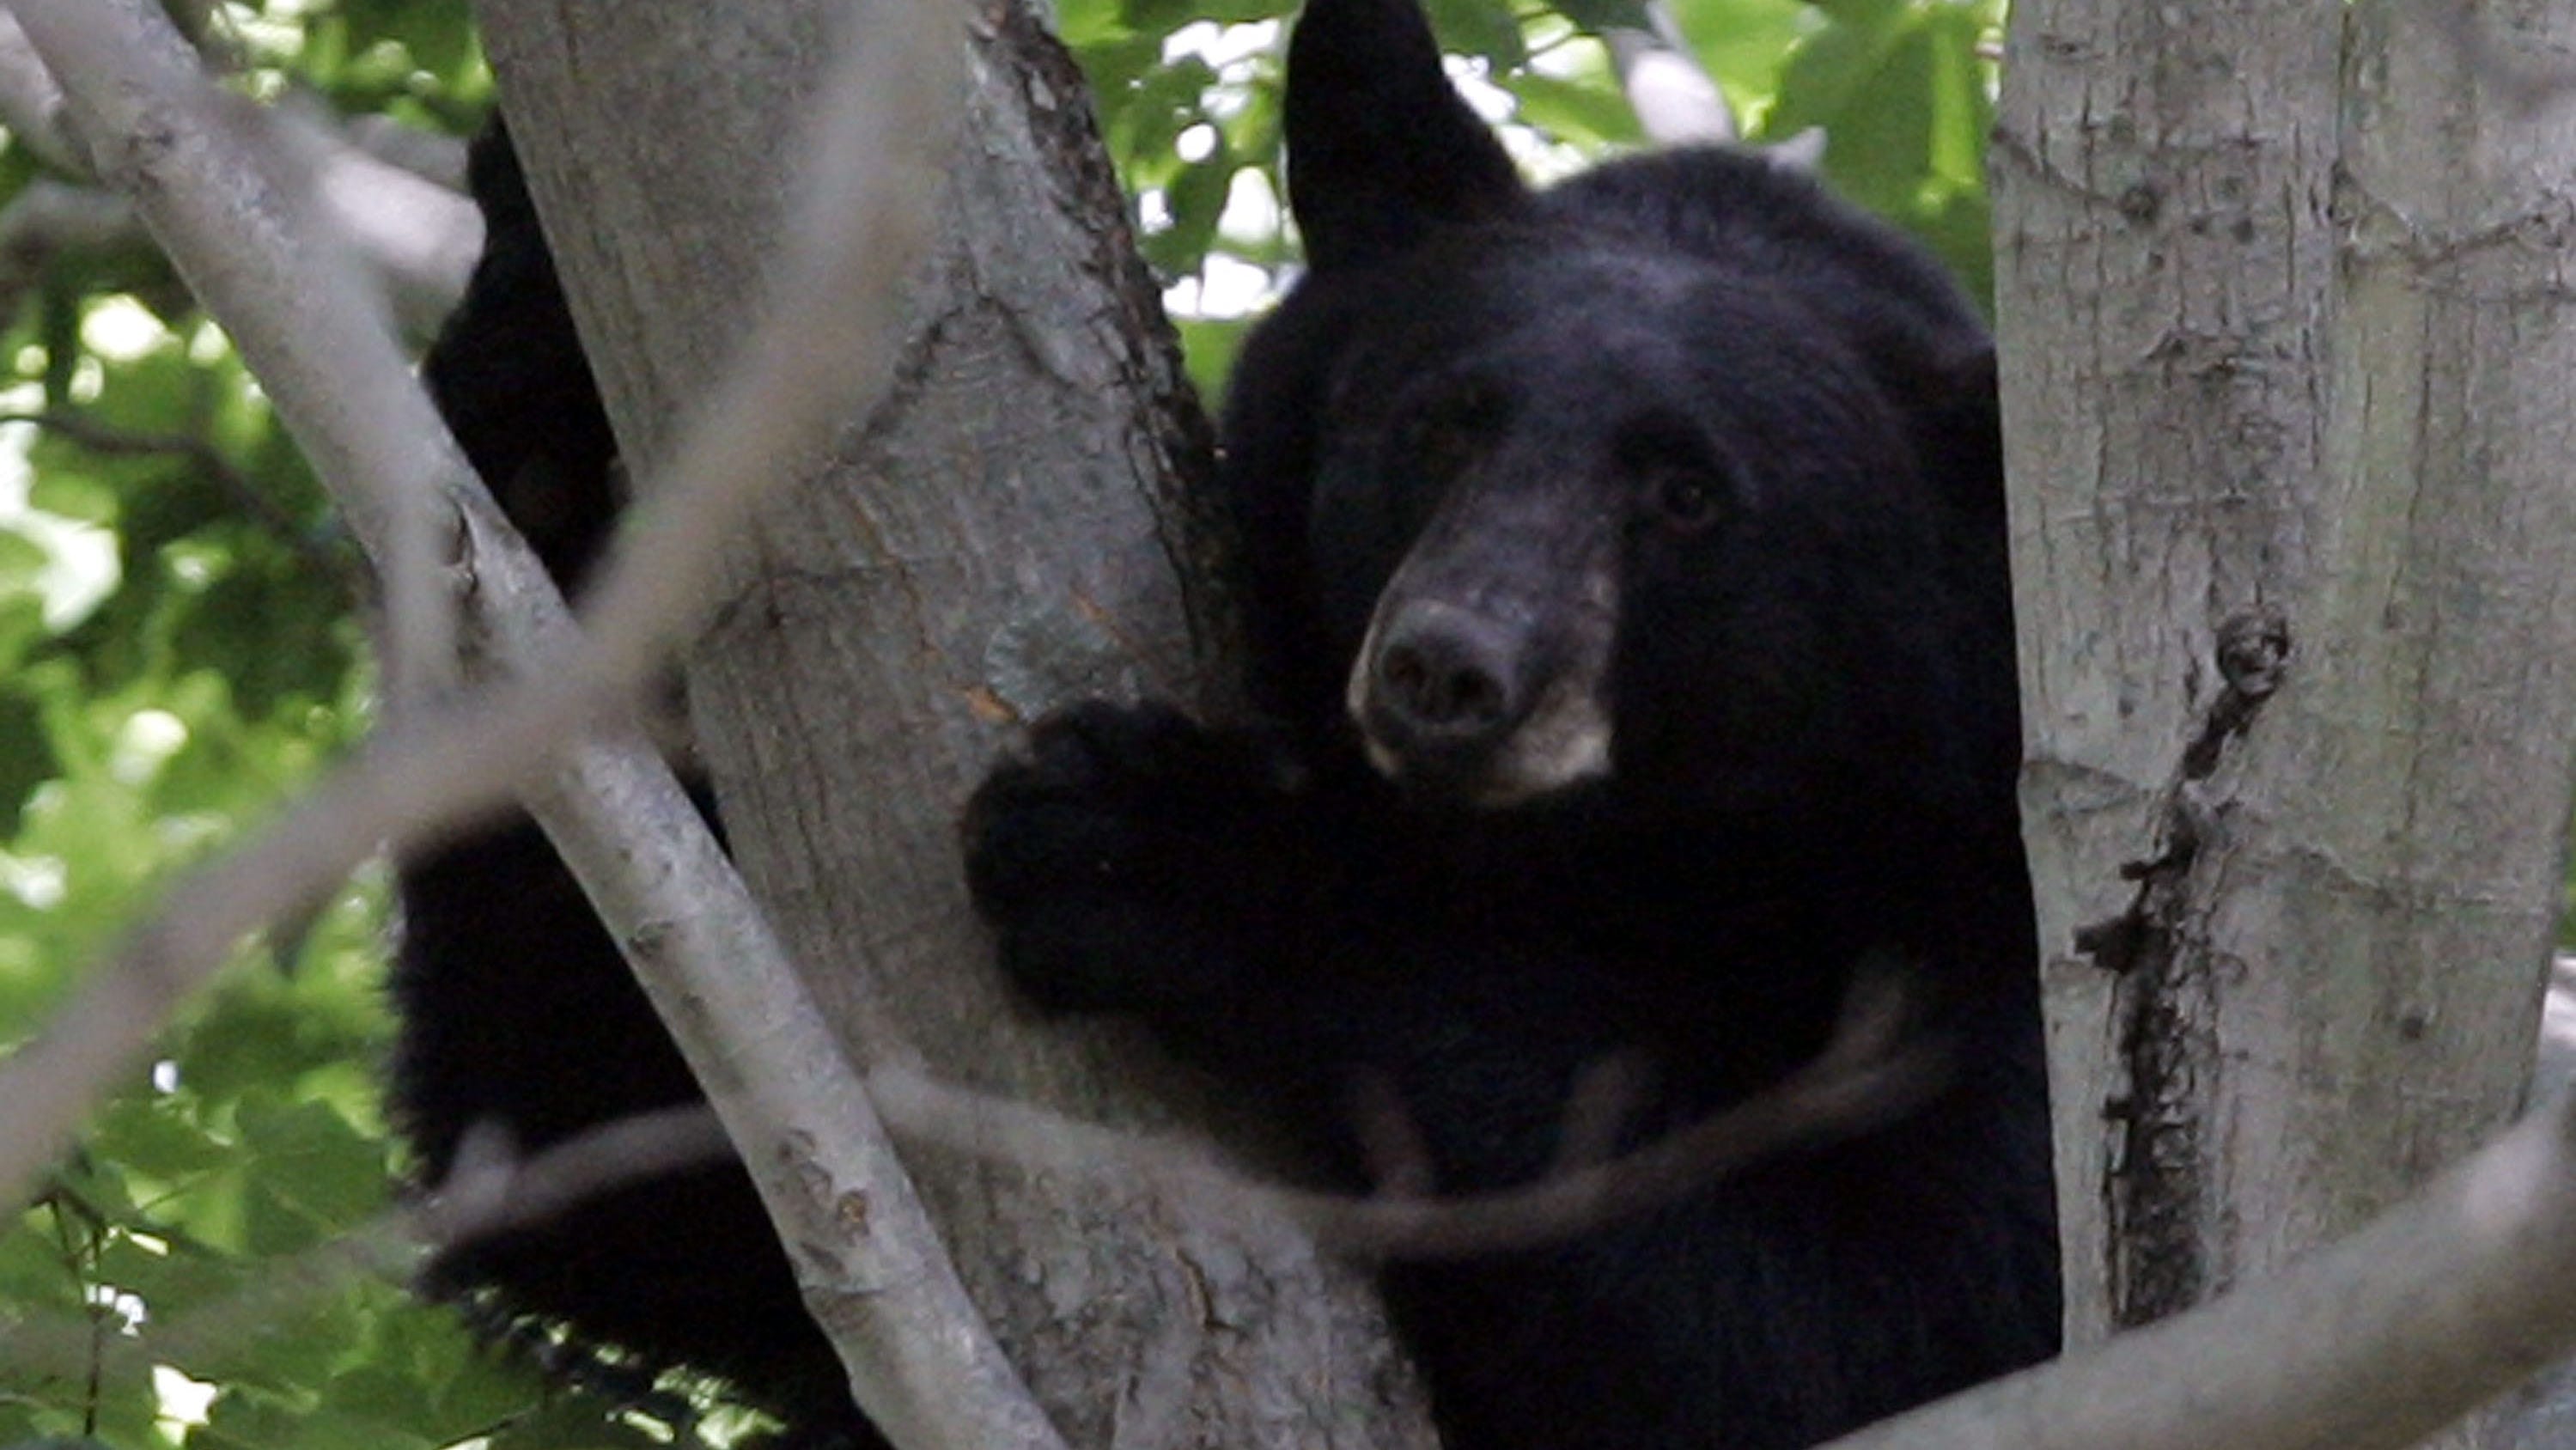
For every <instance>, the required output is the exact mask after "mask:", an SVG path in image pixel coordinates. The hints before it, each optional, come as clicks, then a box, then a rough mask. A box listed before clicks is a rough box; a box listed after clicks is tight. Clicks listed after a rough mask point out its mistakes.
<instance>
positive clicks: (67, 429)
mask: <svg viewBox="0 0 2576 1450" xmlns="http://www.w3.org/2000/svg"><path fill="white" fill-rule="evenodd" d="M0 423H28V424H33V425H34V426H36V427H38V428H42V429H44V430H45V431H46V432H48V433H54V434H58V435H60V436H62V437H63V438H66V439H69V440H70V441H71V442H74V443H77V444H79V445H80V446H81V447H83V448H86V449H88V450H90V451H91V452H93V453H103V454H107V455H110V456H112V457H125V458H132V457H146V456H151V455H154V454H161V455H166V456H168V457H171V458H175V459H178V460H181V461H182V462H184V463H186V464H187V465H188V467H189V468H191V469H193V470H194V471H196V472H197V473H198V474H200V475H202V476H203V477H205V478H206V479H207V480H209V481H210V482H212V483H213V484H214V485H215V486H216V487H217V488H219V489H222V490H223V491H224V493H225V494H226V495H227V496H228V497H230V498H231V499H232V501H233V504H234V506H235V507H237V508H239V509H240V510H241V511H242V513H243V514H244V515H246V516H248V517H249V518H251V519H254V520H256V521H257V522H258V523H259V524H260V525H261V526H262V527H264V528H266V529H267V530H268V532H269V533H270V535H271V536H273V537H275V538H276V539H277V541H278V542H280V543H282V544H284V545H285V546H286V547H287V548H289V549H292V550H294V551H295V553H296V555H297V556H298V557H300V558H302V559H303V560H304V562H305V563H306V564H307V565H309V566H311V567H312V568H313V569H314V570H316V571H317V572H319V573H322V574H325V575H328V576H330V577H333V578H337V579H339V580H340V581H341V582H342V583H343V584H344V585H346V586H347V588H348V590H349V593H350V596H351V597H352V598H359V597H363V596H364V594H365V592H366V588H367V580H366V579H365V578H364V577H363V574H362V573H361V571H359V570H358V569H357V568H356V567H354V566H355V562H356V561H355V557H354V556H353V555H349V554H346V553H335V552H334V551H332V550H331V549H329V548H326V547H324V546H323V544H322V543H321V542H320V541H318V540H316V539H315V537H314V534H313V530H311V529H309V528H307V527H305V526H304V524H303V522H302V521H301V520H299V519H297V518H296V517H295V516H294V515H292V514H290V513H288V512H287V511H286V510H284V509H282V508H280V507H278V505H277V501H276V500H274V499H272V498H270V497H269V496H268V495H267V493H266V492H265V491H263V490H262V489H261V488H260V487H259V485H258V484H256V483H253V482H252V481H251V480H250V479H249V478H248V477H246V476H245V475H244V474H243V473H242V471H241V470H240V469H237V468H235V467H233V465H232V462H231V460H229V459H227V458H225V457H224V455H223V451H222V450H221V449H218V448H217V447H215V445H214V444H213V443H211V442H209V441H208V440H207V439H205V438H203V437H200V436H198V435H196V434H192V433H140V432H135V431H132V430H130V429H124V428H116V427H112V426H110V425H108V424H106V423H102V422H100V421H99V420H98V419H96V418H92V417H90V416H88V415H87V414H85V413H78V412H74V411H72V410H70V409H65V408H57V409H53V410H51V411H48V412H42V413H0Z"/></svg>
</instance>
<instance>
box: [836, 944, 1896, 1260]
mask: <svg viewBox="0 0 2576 1450" xmlns="http://www.w3.org/2000/svg"><path fill="white" fill-rule="evenodd" d="M1889 987H1890V984H1889V983H1888V982H1886V981H1883V980H1879V979H1876V978H1864V979H1863V980H1862V982H1861V983H1860V984H1859V985H1858V986H1857V987H1856V988H1855V989H1854V992H1853V996H1852V1000H1851V1002H1850V1004H1849V1005H1848V1007H1847V1008H1846V1010H1845V1013H1844V1020H1843V1022H1842V1024H1841V1026H1840V1027H1839V1028H1838V1029H1837V1030H1836V1032H1835V1034H1834V1038H1833V1041H1832V1043H1831V1044H1830V1045H1829V1046H1828V1047H1827V1048H1826V1050H1825V1051H1824V1053H1823V1054H1822V1055H1820V1056H1819V1057H1818V1058H1817V1059H1816V1060H1815V1061H1814V1062H1813V1063H1810V1064H1809V1065H1808V1066H1807V1067H1805V1068H1803V1069H1801V1070H1800V1071H1799V1072H1797V1073H1795V1074H1793V1075H1792V1076H1791V1077H1789V1078H1788V1079H1787V1080H1785V1081H1783V1082H1781V1083H1779V1084H1778V1085H1776V1086H1774V1087H1772V1088H1770V1089H1768V1090H1766V1091H1764V1092H1762V1093H1760V1094H1757V1095H1756V1096H1754V1097H1753V1098H1751V1099H1749V1100H1747V1101H1745V1102H1743V1103H1740V1104H1737V1105H1736V1106H1734V1107H1732V1108H1729V1109H1727V1110H1725V1111H1723V1112H1720V1113H1716V1114H1713V1115H1711V1116H1709V1117H1707V1118H1704V1119H1702V1120H1701V1121H1699V1122H1697V1123H1693V1124H1691V1125H1690V1126H1688V1127H1686V1128H1683V1129H1680V1130H1679V1131H1677V1132H1674V1133H1672V1134H1669V1135H1667V1136H1665V1137H1663V1138H1661V1139H1658V1140H1656V1141H1655V1142H1653V1143H1650V1144H1648V1145H1646V1146H1645V1147H1643V1148H1639V1149H1637V1150H1635V1151H1633V1152H1629V1153H1625V1154H1621V1155H1619V1156H1617V1157H1613V1158H1609V1159H1605V1160H1599V1161H1593V1162H1573V1163H1569V1164H1567V1165H1565V1166H1564V1167H1562V1168H1561V1169H1560V1171H1557V1172H1554V1173H1551V1174H1549V1175H1548V1176H1546V1177H1544V1178H1541V1179H1539V1180H1538V1181H1536V1182H1534V1183H1531V1184H1529V1185H1527V1186H1525V1187H1520V1188H1512V1189H1505V1190H1502V1191H1499V1192H1494V1193H1486V1194H1478V1195H1474V1196H1469V1197H1456V1198H1440V1197H1428V1196H1419V1197H1417V1196H1404V1197H1396V1196H1388V1195H1384V1194H1382V1195H1381V1196H1378V1197H1374V1198H1352V1197H1349V1196H1347V1195H1342V1194H1331V1193H1317V1192H1312V1191H1309V1190H1304V1189H1295V1188H1288V1187H1283V1186H1280V1185H1278V1184H1272V1183H1265V1182H1261V1181H1258V1180H1256V1179H1253V1178H1250V1177H1247V1176H1245V1175H1243V1174H1240V1173H1237V1172H1235V1171H1234V1170H1232V1169H1229V1168H1227V1167H1226V1166H1225V1165H1223V1164H1221V1163H1219V1162H1218V1161H1216V1160H1215V1159H1214V1158H1213V1157H1211V1156H1210V1155H1209V1153H1208V1151H1207V1150H1206V1148H1205V1147H1204V1146H1202V1145H1200V1144H1196V1143H1192V1142H1189V1141H1186V1140H1183V1139H1177V1138H1166V1137H1155V1136H1150V1135H1147V1134H1141V1133H1133V1132H1126V1131H1122V1130H1119V1129H1114V1128H1104V1127H1101V1126H1099V1125H1098V1124H1094V1123H1085V1122H1080V1121H1077V1120H1075V1119H1072V1118H1068V1117H1065V1116H1064V1115H1062V1114H1060V1113H1056V1112H1052V1111H1049V1110H1048V1109H1045V1108H1040V1107H1036V1106H1034V1105H1032V1104H1028V1103H1023V1102H1015V1101H1012V1100H1010V1099H1006V1098H998V1097H995V1096H993V1095H991V1094H989V1093H979V1092H975V1091H972V1090H970V1089H965V1088H959V1087H954V1086H951V1085H948V1084H945V1083H940V1082H936V1081H934V1080H932V1079H930V1078H929V1077H926V1076H924V1075H922V1074H920V1073H918V1072H914V1071H911V1070H908V1069H902V1068H892V1067H881V1068H877V1069H875V1070H874V1071H871V1072H870V1073H869V1074H868V1092H869V1095H870V1096H871V1097H872V1098H874V1099H875V1101H876V1103H877V1106H878V1109H879V1111H881V1112H883V1113H884V1114H885V1117H886V1121H887V1122H888V1123H890V1124H891V1125H893V1127H894V1128H895V1130H896V1131H897V1132H898V1133H900V1134H903V1135H904V1136H906V1137H918V1138H921V1139H923V1140H925V1141H929V1142H934V1143H937V1144H939V1145H941V1146H942V1147H947V1148H952V1149H955V1150H958V1151H961V1152H967V1153H974V1154H978V1155H980V1156H984V1157H988V1158H993V1159H997V1160H1000V1161H1003V1162H1007V1163H1009V1164H1011V1165H1013V1166H1014V1167H1017V1168H1019V1169H1021V1170H1022V1171H1024V1172H1031V1173H1051V1174H1059V1175H1064V1176H1067V1177H1076V1178H1085V1177H1087V1178H1098V1179H1109V1180H1113V1181H1116V1182H1120V1183H1135V1182H1139V1181H1143V1182H1148V1183H1152V1184H1154V1185H1156V1186H1157V1187H1159V1188H1161V1189H1162V1190H1163V1191H1164V1193H1165V1194H1166V1195H1167V1196H1168V1197H1169V1198H1170V1199H1171V1200H1172V1201H1173V1202H1176V1203H1181V1204H1187V1205H1192V1206H1195V1207H1199V1208H1203V1209H1205V1210H1206V1211H1207V1212H1208V1213H1209V1214H1210V1215H1211V1216H1212V1217H1215V1218H1241V1217H1245V1216H1250V1215H1260V1216H1275V1217H1279V1218H1284V1219H1287V1220H1290V1221H1292V1222H1295V1223H1297V1224H1299V1225H1301V1226H1302V1227H1303V1228H1305V1229H1306V1231H1307V1232H1309V1233H1310V1234H1312V1235H1313V1236H1314V1238H1315V1240H1316V1242H1318V1243H1319V1244H1322V1245H1324V1246H1326V1247H1328V1248H1333V1249H1337V1250H1339V1251H1341V1252H1344V1253H1348V1254H1355V1255H1359V1256H1362V1257H1366V1258H1383V1259H1443V1258H1466V1257H1471V1256H1474V1255H1479V1254H1491V1253H1500V1252H1505V1251H1508V1250H1512V1249H1524V1248H1529V1247H1532V1246H1534V1245H1538V1244H1545V1243H1554V1242H1559V1241H1562V1240H1564V1239H1567V1238H1571V1237H1573V1236H1575V1235H1577V1234H1580V1233H1584V1232H1587V1231H1589V1230H1591V1229H1594V1228H1597V1227H1599V1226H1600V1225H1602V1224H1604V1223H1608V1222H1611V1221H1613V1220H1616V1219H1620V1218H1626V1217H1629V1216H1632V1215H1635V1214H1641V1213H1649V1212H1652V1211H1653V1210H1655V1209H1658V1208H1662V1207H1665V1206H1668V1205H1670V1204H1672V1203H1674V1202H1676V1201H1678V1200H1680V1199H1682V1198H1686V1197H1688V1196H1689V1195H1691V1194H1693V1193H1697V1192H1699V1191H1701V1190H1703V1189H1705V1188H1707V1187H1708V1186H1709V1185H1710V1184H1712V1183H1714V1182H1716V1181H1717V1180H1719V1179H1721V1178H1723V1177H1725V1176H1727V1175H1728V1174H1730V1173H1733V1172H1735V1171H1737V1170H1739V1169H1742V1168H1744V1167H1746V1166H1747V1165H1749V1164H1753V1163H1757V1162H1760V1161H1761V1160H1763V1159H1765V1158H1768V1157H1771V1156H1772V1155H1774V1154H1777V1153H1780V1152H1782V1151H1784V1150H1786V1149H1789V1148H1792V1147H1797V1146H1802V1145H1807V1144H1812V1143H1816V1142H1819V1141H1822V1140H1825V1139H1829V1138H1837V1137H1846V1136H1849V1135H1850V1134H1853V1133H1857V1132H1861V1131H1863V1130H1865V1129H1868V1128H1871V1127H1875V1126H1877V1125H1879V1124H1882V1123H1885V1122H1887V1121H1889V1120H1890V1119H1892V1118H1894V1117H1896V1116H1898V1115H1900V1114H1902V1113H1903V1112H1905V1111H1906V1110H1907V1109H1909V1108H1912V1107H1915V1106H1919V1105H1920V1104H1921V1103H1922V1102H1923V1101H1924V1099H1925V1098H1926V1097H1927V1096H1928V1095H1929V1094H1930V1093H1931V1092H1932V1090H1933V1089H1934V1088H1935V1087H1936V1086H1937V1085H1938V1084H1939V1082H1940V1079H1941V1077H1942V1075H1943V1070H1944V1068H1945V1066H1946V1060H1945V1054H1944V1053H1943V1052H1942V1051H1941V1049H1940V1048H1939V1047H1938V1046H1936V1045H1935V1044H1933V1043H1931V1042H1927V1041H1923V1040H1919V1039H1918V1040H1907V1039H1905V1038H1904V1037H1903V1036H1902V1035H1901V1034H1900V1031H1899V1028H1898V1022H1899V1019H1900V1018H1901V1016H1902V1013H1901V1011H1900V1010H1899V1009H1898V1004H1897V1002H1896V1000H1895V998H1894V996H1893V995H1892V994H1891V992H1890V990H1889ZM1614 1090H1615V1089H1614ZM1388 1111H1392V1110H1391V1109H1389V1110H1388ZM1373 1116H1384V1114H1383V1113H1381V1114H1373ZM1378 1136H1379V1137H1380V1138H1381V1139H1386V1140H1391V1139H1393V1138H1395V1137H1399V1136H1400V1135H1393V1134H1380V1135H1378ZM1395 1156H1396V1158H1397V1160H1398V1161H1396V1162H1394V1163H1393V1164H1391V1165H1389V1166H1388V1168H1387V1170H1386V1171H1387V1172H1388V1173H1389V1174H1390V1175H1391V1176H1392V1177H1393V1178H1394V1179H1395V1180H1396V1182H1397V1183H1398V1184H1399V1185H1405V1187H1404V1188H1403V1190H1402V1191H1405V1192H1407V1193H1410V1192H1411V1191H1412V1190H1411V1187H1410V1185H1417V1184H1420V1183H1421V1182H1422V1181H1423V1179H1422V1176H1421V1175H1420V1174H1419V1173H1417V1172H1416V1171H1415V1169H1414V1167H1413V1165H1411V1164H1410V1163H1407V1162H1404V1161H1402V1160H1403V1159H1405V1158H1407V1157H1409V1156H1410V1155H1409V1154H1406V1153H1398V1154H1396V1155H1395Z"/></svg>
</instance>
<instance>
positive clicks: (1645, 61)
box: [1601, 0, 1735, 146]
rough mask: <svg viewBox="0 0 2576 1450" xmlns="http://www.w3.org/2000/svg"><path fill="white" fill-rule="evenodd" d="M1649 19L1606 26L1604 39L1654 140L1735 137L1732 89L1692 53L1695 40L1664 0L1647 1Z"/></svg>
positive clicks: (1672, 142) (1671, 142) (1675, 142)
mask: <svg viewBox="0 0 2576 1450" xmlns="http://www.w3.org/2000/svg"><path fill="white" fill-rule="evenodd" d="M1640 8H1641V9H1642V10H1643V11H1644V14H1645V20H1646V23H1645V25H1644V26H1643V27H1638V26H1628V25H1619V26H1605V27H1603V29H1602V31H1601V43H1602V44H1604V45H1606V46H1608V47H1609V48H1610V63H1611V65H1612V67H1613V68H1615V69H1616V70H1617V71H1618V72H1619V87H1620V89H1621V90H1624V91H1626V92H1627V93H1628V107H1629V109H1630V110H1633V111H1635V112H1636V113H1637V124H1638V125H1640V126H1643V127H1644V128H1645V130H1646V136H1647V138H1648V139H1649V140H1652V141H1654V142H1655V143H1656V144H1658V145H1663V146H1689V145H1701V144H1710V143H1716V142H1722V141H1732V140H1734V139H1735V113H1734V112H1732V111H1730V110H1728V109H1727V106H1726V93H1725V92H1724V91H1722V90H1720V89H1719V88H1718V84H1717V78H1716V77H1714V76H1712V75H1710V74H1709V73H1708V71H1707V70H1706V69H1704V68H1703V67H1702V66H1701V65H1700V63H1699V57H1698V56H1696V55H1693V54H1692V53H1691V48H1690V41H1689V40H1688V39H1687V38H1686V37H1685V36H1683V34H1682V31H1681V26H1680V25H1679V24H1677V23H1676V22H1675V21H1674V19H1673V13H1672V10H1671V8H1670V7H1669V6H1667V5H1665V4H1664V3H1663V0H1644V4H1643V5H1642V6H1641V7H1640Z"/></svg>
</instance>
